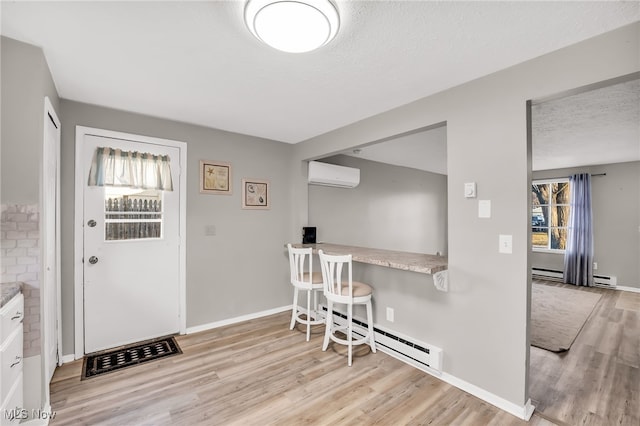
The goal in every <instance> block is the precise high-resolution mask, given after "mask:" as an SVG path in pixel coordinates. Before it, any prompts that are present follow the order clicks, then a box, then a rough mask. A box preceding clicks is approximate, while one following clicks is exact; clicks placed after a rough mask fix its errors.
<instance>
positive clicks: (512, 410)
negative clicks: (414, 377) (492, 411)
mask: <svg viewBox="0 0 640 426" xmlns="http://www.w3.org/2000/svg"><path fill="white" fill-rule="evenodd" d="M426 372H427V373H429V374H432V373H430V372H429V371H426ZM434 376H435V377H438V378H439V379H441V380H443V381H445V382H447V383H449V384H450V385H452V386H455V387H457V388H458V389H460V390H463V391H465V392H467V393H470V394H471V395H473V396H475V397H478V398H480V399H481V400H483V401H485V402H488V403H489V404H491V405H493V406H495V407H498V408H499V409H501V410H502V411H506V412H507V413H509V414H513V415H514V416H516V417H518V418H519V419H522V420H526V421H529V419H530V418H531V416H532V415H533V410H535V408H536V407H534V406H533V405H532V404H531V399H529V400H528V401H527V402H526V403H525V405H517V404H514V403H513V402H511V401H507V400H506V399H504V398H502V397H500V396H498V395H495V394H493V393H491V392H489V391H487V390H485V389H482V388H480V387H478V386H476V385H474V384H471V383H469V382H466V381H464V380H462V379H459V378H458V377H456V376H452V375H451V374H449V373H444V372H443V373H442V374H440V375H434Z"/></svg>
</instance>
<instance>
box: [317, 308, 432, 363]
mask: <svg viewBox="0 0 640 426" xmlns="http://www.w3.org/2000/svg"><path fill="white" fill-rule="evenodd" d="M322 311H323V312H324V313H325V315H326V312H327V307H326V306H324V305H322ZM333 322H334V323H335V324H337V325H339V326H344V325H346V324H347V315H346V314H343V313H342V312H337V311H335V310H334V311H333ZM366 331H367V323H366V322H365V321H362V320H360V319H358V318H355V317H354V318H353V333H354V334H357V335H358V336H360V337H363V336H364V335H365V334H366ZM373 332H374V338H375V341H376V347H377V348H379V349H380V350H381V351H382V352H385V353H388V354H389V355H391V356H394V357H396V358H398V359H400V360H402V361H404V362H406V363H407V364H410V365H412V366H414V367H416V368H419V369H421V370H424V369H425V367H426V368H427V369H429V370H428V371H429V372H431V373H434V372H435V373H441V372H442V349H440V348H438V347H435V346H432V345H428V344H426V343H423V342H418V341H416V340H410V339H407V338H405V337H400V336H397V335H396V334H395V333H393V332H390V331H387V330H383V329H381V328H380V327H377V326H374V327H373Z"/></svg>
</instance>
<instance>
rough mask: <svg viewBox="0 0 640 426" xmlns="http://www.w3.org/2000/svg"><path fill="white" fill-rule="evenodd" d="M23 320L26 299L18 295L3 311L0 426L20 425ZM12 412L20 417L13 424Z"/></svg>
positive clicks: (0, 327) (0, 313) (0, 312)
mask: <svg viewBox="0 0 640 426" xmlns="http://www.w3.org/2000/svg"><path fill="white" fill-rule="evenodd" d="M23 318H24V296H23V295H22V293H18V294H17V295H16V296H15V297H13V298H12V299H11V300H10V301H9V302H8V303H7V304H6V305H5V306H3V307H2V308H0V425H2V426H4V425H13V424H18V423H19V422H20V415H19V411H17V410H21V409H22V365H23V362H22V339H23V338H22V319H23ZM16 409H17V410H16ZM14 410H16V411H14ZM12 412H13V413H15V414H17V417H16V418H13V420H12V419H11V415H10V414H11V413H12Z"/></svg>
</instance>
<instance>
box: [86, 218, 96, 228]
mask: <svg viewBox="0 0 640 426" xmlns="http://www.w3.org/2000/svg"><path fill="white" fill-rule="evenodd" d="M87 225H89V228H93V227H94V226H96V221H95V220H93V219H91V220H90V221H89V222H87Z"/></svg>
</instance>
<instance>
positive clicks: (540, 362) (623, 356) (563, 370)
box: [529, 282, 640, 426]
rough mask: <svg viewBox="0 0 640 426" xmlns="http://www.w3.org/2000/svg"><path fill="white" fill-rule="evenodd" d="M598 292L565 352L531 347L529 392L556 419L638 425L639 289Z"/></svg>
mask: <svg viewBox="0 0 640 426" xmlns="http://www.w3.org/2000/svg"><path fill="white" fill-rule="evenodd" d="M545 284H546V285H554V286H561V287H565V288H569V289H572V290H574V291H588V292H594V293H599V294H602V297H601V298H600V301H599V302H598V304H597V305H596V307H595V308H594V310H593V312H592V314H591V316H590V318H589V319H588V320H587V322H586V323H585V325H584V327H583V328H582V330H581V332H580V334H578V337H577V338H576V340H575V342H574V343H573V345H572V346H571V349H570V350H569V351H568V352H564V353H559V354H558V353H553V352H549V351H546V350H544V349H540V348H536V347H532V348H531V362H530V386H529V394H530V397H531V399H532V401H533V404H534V405H535V406H536V413H537V415H539V416H540V417H543V418H546V419H550V420H552V421H553V422H554V423H556V424H558V425H630V426H638V425H640V294H638V293H630V292H624V291H616V290H608V289H599V288H588V289H587V288H584V287H575V286H571V285H565V284H556V283H550V282H545Z"/></svg>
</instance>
